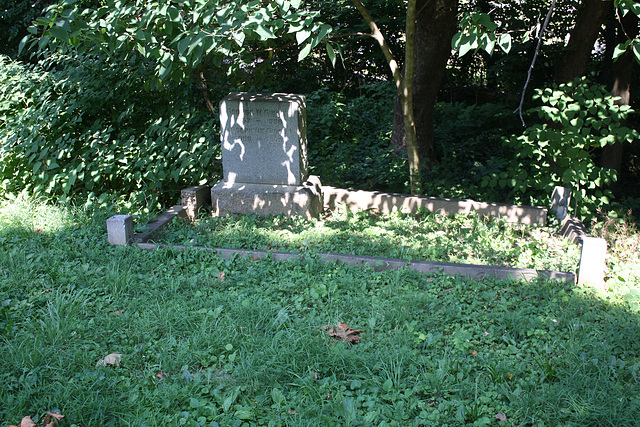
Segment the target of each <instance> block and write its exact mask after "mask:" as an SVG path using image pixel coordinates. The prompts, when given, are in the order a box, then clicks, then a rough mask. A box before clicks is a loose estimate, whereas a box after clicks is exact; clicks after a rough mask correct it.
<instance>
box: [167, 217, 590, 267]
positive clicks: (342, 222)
mask: <svg viewBox="0 0 640 427" xmlns="http://www.w3.org/2000/svg"><path fill="white" fill-rule="evenodd" d="M155 240H156V241H159V242H162V243H170V244H173V245H196V246H208V247H223V248H242V249H254V250H271V251H293V252H306V253H317V252H346V253H350V254H355V255H370V256H382V257H390V258H404V259H418V260H427V261H444V262H457V263H468V264H481V265H503V266H512V267H520V268H536V269H542V270H555V271H573V272H575V270H576V268H577V265H578V263H579V257H580V253H579V250H578V248H577V247H576V246H575V245H572V244H571V243H570V242H568V241H566V240H563V239H560V238H558V237H557V236H556V229H555V228H554V227H535V228H532V227H527V226H524V225H522V224H509V223H507V222H505V221H504V220H503V219H495V218H492V217H485V218H483V217H480V216H478V215H476V214H475V213H472V214H470V215H462V214H460V215H456V216H449V217H448V216H444V215H428V214H424V213H423V214H420V215H418V216H414V215H408V214H402V213H397V212H396V213H392V214H389V215H385V214H379V213H377V212H374V211H363V212H356V213H351V212H344V211H335V212H332V213H330V214H328V215H326V216H325V217H323V218H322V219H320V220H306V219H304V218H290V217H284V216H275V217H274V216H272V217H261V216H256V215H240V216H232V217H219V218H218V217H213V218H212V217H211V216H210V215H206V214H203V215H202V216H201V218H200V219H198V220H197V221H196V223H195V224H194V223H191V222H189V221H177V222H175V223H173V224H172V225H171V226H170V227H168V228H167V229H165V230H163V231H162V233H161V234H159V235H158V236H157V237H155Z"/></svg>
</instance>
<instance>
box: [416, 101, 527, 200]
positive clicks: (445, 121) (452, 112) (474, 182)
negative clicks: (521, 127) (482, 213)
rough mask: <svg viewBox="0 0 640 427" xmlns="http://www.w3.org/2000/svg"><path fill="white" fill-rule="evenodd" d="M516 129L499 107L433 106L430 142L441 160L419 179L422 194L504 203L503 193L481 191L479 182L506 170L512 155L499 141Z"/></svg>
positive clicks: (509, 113)
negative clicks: (484, 177) (489, 175)
mask: <svg viewBox="0 0 640 427" xmlns="http://www.w3.org/2000/svg"><path fill="white" fill-rule="evenodd" d="M516 125H517V122H516V116H515V115H514V114H513V113H512V111H511V110H510V109H508V108H506V107H505V106H504V105H501V104H483V105H467V104H464V103H448V102H439V103H437V104H436V107H435V111H434V138H435V142H436V147H437V150H438V153H439V157H440V159H441V160H440V162H439V163H437V164H434V165H431V167H430V168H429V170H428V171H426V173H425V174H424V176H423V181H424V189H425V194H427V195H429V196H437V197H454V198H471V199H476V200H486V201H493V202H501V201H508V197H509V195H508V194H506V192H505V191H502V190H500V189H494V188H486V187H485V188H482V187H481V182H482V177H483V176H485V175H487V174H493V173H496V172H500V171H502V170H504V169H505V168H506V167H508V165H509V163H508V159H509V158H510V157H512V156H513V153H512V152H511V149H510V148H509V147H505V146H504V145H503V143H502V139H503V138H504V135H505V133H506V134H509V133H510V132H512V131H513V129H514V128H515V126H516Z"/></svg>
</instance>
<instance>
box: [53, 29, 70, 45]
mask: <svg viewBox="0 0 640 427" xmlns="http://www.w3.org/2000/svg"><path fill="white" fill-rule="evenodd" d="M49 32H50V33H51V35H52V36H53V37H55V38H56V39H58V40H60V41H62V42H65V43H69V33H68V32H67V30H65V29H64V28H62V27H58V26H57V25H56V26H53V27H51V28H50V29H49Z"/></svg>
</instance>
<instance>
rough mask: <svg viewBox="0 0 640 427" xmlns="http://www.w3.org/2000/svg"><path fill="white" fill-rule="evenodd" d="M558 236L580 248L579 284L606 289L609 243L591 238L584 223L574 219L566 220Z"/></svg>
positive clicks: (568, 218) (567, 218)
mask: <svg viewBox="0 0 640 427" xmlns="http://www.w3.org/2000/svg"><path fill="white" fill-rule="evenodd" d="M558 234H559V235H560V237H565V238H567V239H568V240H569V241H570V242H571V243H574V244H576V245H578V246H579V247H580V266H579V267H578V284H581V285H582V284H588V285H591V286H595V287H596V288H600V289H602V288H605V281H604V277H605V272H606V271H607V265H606V258H607V241H606V240H604V239H601V238H598V237H589V234H587V228H586V227H585V225H584V223H583V222H582V221H581V220H580V219H578V218H572V217H566V218H565V219H564V222H563V224H562V227H561V228H560V232H559V233H558Z"/></svg>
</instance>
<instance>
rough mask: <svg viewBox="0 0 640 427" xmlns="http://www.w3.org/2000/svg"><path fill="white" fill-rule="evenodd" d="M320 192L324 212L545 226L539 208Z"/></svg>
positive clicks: (331, 189)
mask: <svg viewBox="0 0 640 427" xmlns="http://www.w3.org/2000/svg"><path fill="white" fill-rule="evenodd" d="M322 192H323V193H324V205H325V208H326V209H335V208H336V207H338V206H339V205H341V204H342V205H344V206H345V207H347V208H349V209H351V210H358V209H359V210H366V209H377V210H379V211H380V212H382V213H390V212H391V211H393V209H394V208H395V209H397V210H399V211H402V212H411V213H416V212H417V211H418V209H420V208H422V209H426V210H428V211H430V212H432V213H437V214H443V215H453V214H459V213H462V214H468V213H470V212H472V211H473V212H478V213H479V214H480V215H486V216H495V217H504V218H506V220H507V221H508V222H520V223H522V224H525V225H534V224H539V225H544V224H545V223H546V222H547V209H545V208H542V207H534V206H520V205H509V204H504V203H488V202H476V201H474V200H461V199H445V198H437V197H424V196H411V195H407V194H396V193H382V192H379V191H362V190H358V191H350V190H345V189H342V188H336V187H327V186H324V187H322Z"/></svg>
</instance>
